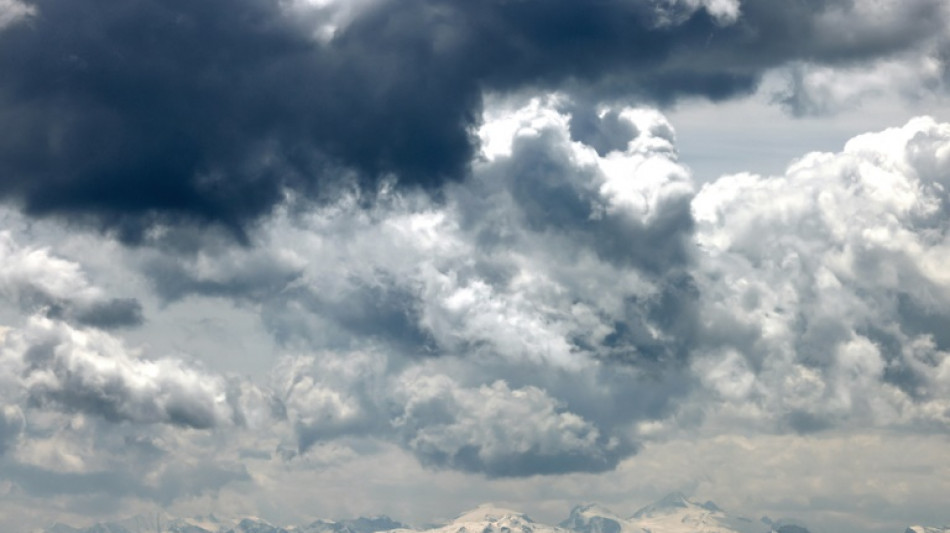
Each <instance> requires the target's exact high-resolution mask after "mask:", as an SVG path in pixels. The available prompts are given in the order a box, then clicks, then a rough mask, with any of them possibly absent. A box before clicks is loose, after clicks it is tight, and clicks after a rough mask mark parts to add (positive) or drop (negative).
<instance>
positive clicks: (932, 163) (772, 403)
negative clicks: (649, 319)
mask: <svg viewBox="0 0 950 533" xmlns="http://www.w3.org/2000/svg"><path fill="white" fill-rule="evenodd" d="M948 149H950V127H948V125H946V124H938V123H937V122H935V121H934V120H932V119H929V118H917V119H914V120H911V121H910V122H909V123H907V125H905V126H903V127H901V128H893V129H889V130H885V131H882V132H878V133H868V134H865V135H860V136H858V137H855V138H854V139H852V140H851V141H849V142H848V143H847V145H846V146H845V148H844V150H843V151H842V152H840V153H835V154H831V153H814V154H808V155H806V156H804V157H803V158H802V159H800V160H798V161H797V162H795V163H794V164H792V165H791V166H790V167H789V168H788V171H787V172H786V174H785V175H784V176H773V177H764V176H757V175H750V174H738V175H733V176H726V177H723V178H720V179H719V180H717V181H716V182H714V183H710V184H707V185H706V186H704V187H703V189H702V190H701V191H700V192H699V193H698V194H697V196H696V198H695V200H694V201H693V212H694V214H695V216H696V219H697V232H696V240H697V242H698V244H699V246H700V248H701V249H702V250H703V254H704V258H703V259H702V260H701V261H700V264H701V265H702V268H703V269H704V270H705V271H706V276H705V278H704V279H703V281H701V282H700V284H699V285H700V290H701V292H702V294H703V297H702V298H703V300H704V302H705V303H706V305H708V308H707V309H708V310H707V311H706V312H705V313H704V314H705V315H707V316H712V315H714V314H719V315H723V314H724V315H727V316H731V317H733V319H734V320H735V321H736V323H737V324H741V325H742V328H743V329H746V330H747V331H749V332H751V333H752V334H751V335H748V336H747V337H746V338H745V339H742V340H741V341H740V339H738V338H735V339H734V340H733V341H732V342H731V345H732V346H733V348H732V349H725V350H718V351H716V350H714V351H711V352H710V353H708V354H707V355H706V356H704V357H700V358H697V359H696V360H695V362H694V365H695V368H696V371H697V372H698V373H699V374H700V375H701V376H702V379H703V380H704V381H705V383H706V384H707V386H709V387H710V388H711V389H712V390H713V391H715V392H716V393H717V395H718V396H719V397H721V398H722V399H724V400H725V401H726V402H727V404H731V403H733V402H735V405H741V406H744V407H742V408H737V409H748V410H747V411H746V414H747V415H752V416H753V417H762V419H763V420H764V421H778V423H779V424H785V425H786V426H787V427H788V428H789V429H792V430H795V431H802V432H808V431H815V430H821V429H827V428H829V427H837V426H842V425H843V426H848V427H850V426H854V425H859V426H867V425H870V426H887V427H893V426H908V425H909V426H920V427H924V428H927V427H929V428H940V429H941V430H942V431H946V429H947V427H948V426H947V424H948V422H950V420H948V419H947V418H946V413H947V410H946V409H947V407H948V404H947V401H948V400H947V398H948V392H950V389H948V381H947V376H948V373H947V370H948V368H950V367H948V365H950V362H948V359H947V353H948V349H950V343H948V341H950V339H948V338H947V336H946V335H945V333H944V332H943V328H942V327H941V326H939V324H940V323H942V321H943V320H944V319H945V318H946V317H947V316H948V309H950V286H948V282H950V279H948V278H947V276H946V275H944V273H943V268H942V267H941V266H939V265H942V264H943V263H944V261H946V258H947V254H948V248H947V242H946V239H945V238H944V236H945V234H946V229H947V227H948V221H950V219H948V218H947V201H946V193H945V190H946V187H947V185H948V183H947V178H946V176H947V172H946V169H947V168H948V163H950V159H948V158H947V156H946V154H947V153H950V152H948ZM726 335H727V336H728V335H729V333H726ZM753 413H755V414H753ZM742 416H744V415H740V417H742Z"/></svg>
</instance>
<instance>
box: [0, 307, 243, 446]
mask: <svg viewBox="0 0 950 533" xmlns="http://www.w3.org/2000/svg"><path fill="white" fill-rule="evenodd" d="M0 357H2V359H3V362H4V367H5V368H7V369H8V370H10V371H11V374H12V375H14V376H15V375H19V377H20V383H19V385H20V387H22V389H23V390H22V393H23V394H25V395H26V397H27V399H28V401H29V403H30V404H34V405H38V406H41V407H45V406H50V407H54V408H55V409H58V410H63V411H68V412H81V413H87V414H90V415H96V416H101V417H103V418H105V419H106V420H109V421H112V422H120V421H129V422H136V423H145V424H149V423H168V424H175V425H180V426H185V427H193V428H209V427H213V426H215V425H218V424H221V423H230V422H231V421H232V420H233V419H234V417H235V413H234V412H233V410H232V406H231V405H230V404H229V403H228V398H227V388H226V384H225V382H224V380H223V379H222V378H220V377H216V376H213V375H209V374H207V373H203V372H201V371H200V370H197V369H195V368H191V367H190V366H188V365H187V364H185V363H184V362H182V361H181V360H177V359H171V358H166V359H158V360H146V359H141V358H139V357H137V356H136V354H134V353H130V352H129V351H128V350H127V349H126V348H125V347H124V346H123V344H122V342H121V341H120V340H118V339H116V338H114V337H112V336H110V335H109V334H107V333H104V332H101V331H98V330H89V329H85V330H84V329H76V328H73V327H71V326H69V325H67V324H64V323H62V322H58V321H54V320H50V319H48V318H42V317H34V318H32V319H30V321H29V322H28V323H27V324H26V326H25V327H24V328H23V329H21V330H11V331H8V332H7V333H6V335H5V337H4V342H3V346H2V348H0Z"/></svg>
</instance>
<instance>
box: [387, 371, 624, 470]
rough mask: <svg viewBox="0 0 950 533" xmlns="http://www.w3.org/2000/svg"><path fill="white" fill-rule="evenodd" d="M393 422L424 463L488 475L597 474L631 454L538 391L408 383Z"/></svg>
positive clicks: (429, 380)
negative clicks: (399, 411)
mask: <svg viewBox="0 0 950 533" xmlns="http://www.w3.org/2000/svg"><path fill="white" fill-rule="evenodd" d="M399 396H401V397H402V398H400V402H399V403H400V404H401V405H403V406H404V407H403V409H404V410H403V411H402V413H401V414H400V416H398V417H397V418H396V419H395V420H394V421H393V423H394V426H395V428H396V430H397V431H398V432H400V433H402V439H403V440H404V445H405V446H406V447H407V448H408V449H409V450H411V451H412V452H413V453H414V454H415V455H416V457H418V458H419V459H420V460H421V461H422V462H423V464H430V465H434V466H439V467H448V468H454V469H460V470H465V471H469V472H479V473H484V474H487V475H489V476H505V477H507V476H524V475H533V474H556V473H564V472H575V471H585V472H599V471H604V470H610V469H613V468H614V467H616V466H617V463H619V462H620V460H621V459H623V458H625V457H627V456H629V455H631V454H633V453H634V452H635V451H636V448H635V446H633V444H632V443H631V442H627V441H624V440H621V439H620V438H618V437H617V436H608V435H603V434H601V432H600V431H599V430H598V428H597V427H596V426H595V425H593V424H591V423H590V422H589V421H587V420H584V419H583V418H582V417H580V416H577V415H576V414H574V413H571V412H570V411H568V410H566V409H564V408H563V406H560V405H558V402H557V401H556V400H555V399H554V398H552V397H550V396H549V395H548V394H546V393H545V392H544V391H543V390H541V389H538V388H535V387H525V388H521V389H512V388H511V387H509V386H508V384H506V383H505V382H503V381H496V382H494V383H492V384H491V385H483V386H481V387H479V388H477V389H465V388H460V387H459V386H458V384H456V383H454V382H453V381H452V380H451V379H447V378H446V377H444V376H423V377H419V378H417V379H410V380H407V381H406V382H404V383H403V384H402V389H401V390H400V391H399Z"/></svg>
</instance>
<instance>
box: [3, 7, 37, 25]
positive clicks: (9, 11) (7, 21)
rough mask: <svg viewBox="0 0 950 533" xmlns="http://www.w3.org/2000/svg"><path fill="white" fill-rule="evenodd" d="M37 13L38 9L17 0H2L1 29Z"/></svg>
mask: <svg viewBox="0 0 950 533" xmlns="http://www.w3.org/2000/svg"><path fill="white" fill-rule="evenodd" d="M35 14H36V9H35V8H34V7H33V6H31V5H29V4H25V3H23V2H19V1H17V0H0V31H3V29H4V28H6V27H7V26H11V25H13V24H16V23H18V22H22V21H23V20H24V19H27V18H29V17H31V16H33V15H35Z"/></svg>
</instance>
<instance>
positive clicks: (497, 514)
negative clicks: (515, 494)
mask: <svg viewBox="0 0 950 533" xmlns="http://www.w3.org/2000/svg"><path fill="white" fill-rule="evenodd" d="M411 531H413V530H409V529H403V530H397V531H394V532H393V533H410V532H411ZM424 531H425V533H571V532H570V531H568V530H566V529H562V528H559V527H555V526H549V525H546V524H541V523H538V522H535V521H534V520H532V519H531V518H529V517H528V515H526V514H524V513H519V512H517V511H512V510H511V509H505V508H503V507H497V506H494V505H481V506H479V507H477V508H475V509H472V510H471V511H468V512H465V513H462V514H460V515H459V516H458V517H456V518H455V519H454V520H452V521H451V522H449V523H447V524H445V525H443V526H439V527H435V528H431V529H427V530H424Z"/></svg>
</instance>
